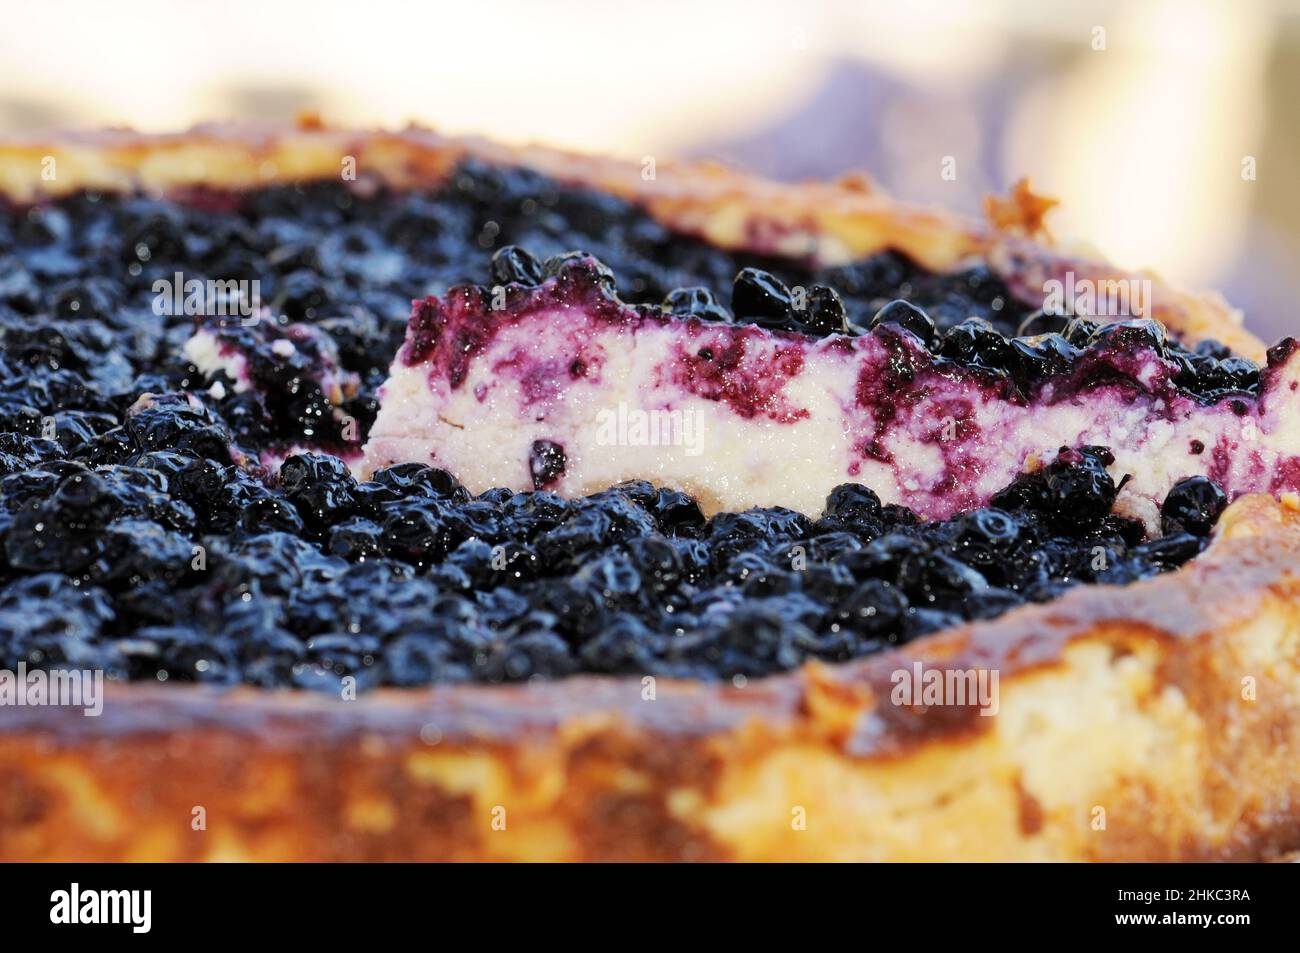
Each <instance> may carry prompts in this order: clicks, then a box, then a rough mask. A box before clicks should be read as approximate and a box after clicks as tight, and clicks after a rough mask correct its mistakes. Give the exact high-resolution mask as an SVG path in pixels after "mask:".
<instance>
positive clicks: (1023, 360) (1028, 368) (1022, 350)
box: [1011, 334, 1079, 387]
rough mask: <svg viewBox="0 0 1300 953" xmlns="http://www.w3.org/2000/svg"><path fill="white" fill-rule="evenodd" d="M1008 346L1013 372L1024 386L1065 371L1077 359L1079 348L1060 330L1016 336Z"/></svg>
mask: <svg viewBox="0 0 1300 953" xmlns="http://www.w3.org/2000/svg"><path fill="white" fill-rule="evenodd" d="M1011 350H1012V361H1013V373H1014V374H1015V376H1016V378H1017V380H1018V381H1019V382H1020V383H1021V384H1022V386H1025V387H1032V386H1033V385H1035V384H1037V383H1039V382H1041V381H1043V380H1045V379H1047V378H1050V377H1056V376H1057V375H1059V374H1065V373H1067V372H1068V371H1069V370H1070V369H1071V368H1072V367H1073V366H1074V364H1075V363H1076V362H1077V361H1078V360H1079V349H1078V348H1076V347H1074V346H1073V345H1072V344H1070V342H1069V341H1067V340H1066V339H1065V338H1064V337H1062V336H1061V335H1059V334H1044V335H1042V336H1041V337H1036V338H1016V339H1015V340H1013V341H1012V342H1011Z"/></svg>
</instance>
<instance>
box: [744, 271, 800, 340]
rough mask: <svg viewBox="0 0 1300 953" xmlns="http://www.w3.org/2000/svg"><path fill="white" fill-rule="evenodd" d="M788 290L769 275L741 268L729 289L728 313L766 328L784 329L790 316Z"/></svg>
mask: <svg viewBox="0 0 1300 953" xmlns="http://www.w3.org/2000/svg"><path fill="white" fill-rule="evenodd" d="M790 303H791V302H790V289H789V288H787V287H786V286H785V285H784V284H782V283H781V280H780V279H779V278H777V277H776V276H775V275H773V274H771V273H770V272H766V271H761V270H760V269H758V268H742V269H741V270H740V271H739V272H738V273H737V275H736V280H735V281H734V282H733V283H732V287H731V310H732V311H734V312H735V313H736V317H738V318H745V319H748V320H751V321H754V322H756V323H758V324H761V325H764V326H767V327H785V326H786V321H787V319H788V318H789V316H790Z"/></svg>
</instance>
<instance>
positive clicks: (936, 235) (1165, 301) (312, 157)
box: [0, 118, 1264, 360]
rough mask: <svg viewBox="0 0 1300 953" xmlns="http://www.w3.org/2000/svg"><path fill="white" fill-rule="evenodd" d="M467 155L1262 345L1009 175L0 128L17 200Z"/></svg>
mask: <svg viewBox="0 0 1300 953" xmlns="http://www.w3.org/2000/svg"><path fill="white" fill-rule="evenodd" d="M466 156H474V157H477V158H480V159H482V160H484V161H487V162H490V163H495V164H499V165H522V166H527V167H530V168H534V169H537V170H538V171H541V172H544V173H546V174H548V175H550V176H552V177H554V178H556V179H557V180H560V181H563V182H568V183H572V184H575V185H586V186H591V187H593V188H597V189H601V190H604V191H607V192H610V193H612V194H615V195H618V196H621V197H623V198H625V199H628V200H630V201H633V202H636V203H638V204H640V205H641V206H643V207H644V208H645V209H646V210H647V211H648V213H649V214H650V215H652V216H653V217H654V218H656V219H657V220H658V221H660V222H661V223H662V224H664V225H666V226H668V227H670V228H673V229H676V230H678V231H682V232H687V233H691V234H698V235H701V236H702V237H704V238H706V239H708V240H709V241H711V242H713V243H714V244H716V245H719V246H721V247H724V248H746V249H751V250H754V251H763V252H770V253H778V254H784V255H789V256H792V257H804V258H811V259H814V260H818V261H821V262H841V261H847V260H850V259H852V258H856V257H861V256H864V255H868V254H871V253H873V252H877V251H881V250H884V249H887V248H892V249H895V250H898V251H901V252H904V253H906V254H907V255H909V256H910V257H912V258H913V259H915V260H916V261H918V262H920V263H921V264H923V265H925V266H926V267H928V268H930V269H932V270H936V271H945V270H951V269H954V268H957V267H960V266H962V265H963V264H965V263H969V262H970V261H972V260H977V259H982V260H984V261H986V262H987V263H988V265H989V266H990V267H991V268H992V269H993V270H994V271H996V272H998V273H999V274H1000V275H1001V276H1002V277H1003V278H1004V279H1005V280H1006V281H1007V283H1008V285H1009V287H1011V289H1012V291H1013V292H1014V293H1015V294H1017V295H1018V296H1019V297H1022V298H1024V299H1025V300H1026V301H1027V302H1031V303H1032V302H1034V301H1039V302H1041V301H1042V300H1043V285H1044V282H1046V281H1048V280H1050V279H1055V280H1064V276H1065V274H1066V272H1073V273H1074V276H1075V280H1076V283H1077V282H1078V281H1080V280H1083V279H1087V280H1089V281H1093V282H1097V283H1098V287H1099V288H1100V287H1104V285H1102V284H1101V283H1103V282H1128V281H1132V280H1138V281H1144V280H1149V281H1150V282H1151V286H1150V302H1149V305H1150V314H1151V316H1152V317H1155V318H1157V319H1158V320H1160V321H1162V322H1163V323H1164V324H1165V325H1166V326H1167V327H1169V328H1171V329H1172V330H1173V331H1174V332H1175V333H1177V334H1179V335H1181V336H1182V337H1184V338H1185V339H1187V340H1190V341H1193V342H1194V341H1199V340H1202V339H1205V338H1215V339H1217V340H1219V341H1222V342H1223V343H1224V344H1227V345H1228V346H1229V347H1231V348H1232V349H1233V350H1235V351H1237V352H1238V353H1241V354H1244V355H1246V356H1248V357H1251V358H1253V359H1255V360H1260V359H1262V357H1263V354H1264V346H1263V344H1262V343H1261V342H1260V341H1259V340H1258V339H1257V338H1255V337H1254V335H1252V334H1250V332H1248V331H1246V330H1245V329H1244V328H1243V327H1242V324H1241V314H1240V312H1237V311H1235V310H1233V309H1232V308H1230V307H1229V306H1228V305H1227V304H1226V303H1225V302H1224V301H1223V299H1222V298H1220V297H1219V296H1218V295H1215V294H1211V293H1194V292H1189V291H1184V290H1182V289H1179V288H1175V287H1173V286H1171V285H1169V284H1167V283H1165V282H1163V281H1161V280H1160V279H1159V278H1157V277H1156V276H1154V275H1152V274H1150V273H1147V272H1133V271H1126V270H1124V269H1120V268H1115V267H1114V266H1112V265H1110V264H1108V263H1106V262H1105V261H1102V260H1101V259H1099V258H1097V257H1096V256H1094V255H1091V254H1088V253H1086V252H1080V251H1071V250H1069V249H1063V248H1058V247H1056V246H1055V245H1054V244H1053V243H1052V242H1051V240H1050V238H1049V237H1048V235H1047V234H1046V231H1045V230H1044V228H1043V215H1044V214H1045V212H1046V210H1047V208H1049V207H1050V206H1051V205H1052V204H1054V203H1052V202H1051V201H1050V200H1046V199H1043V198H1041V197H1039V196H1036V195H1034V194H1033V192H1032V191H1030V189H1029V187H1028V185H1027V183H1025V182H1020V183H1017V185H1016V187H1015V188H1014V189H1013V190H1012V193H1011V195H1010V197H1009V198H1007V199H1005V200H997V199H991V200H990V202H989V206H988V213H989V219H990V222H989V223H987V224H981V223H977V222H970V221H967V220H964V219H962V218H960V217H957V216H954V215H951V214H949V213H947V212H944V211H941V210H937V209H931V208H923V207H919V206H915V205H909V204H907V203H904V202H900V201H897V200H895V199H892V198H890V197H889V196H888V195H886V194H884V193H883V192H882V191H880V190H879V189H877V188H875V187H874V186H873V185H872V183H871V182H870V180H869V179H867V178H866V177H865V176H862V175H852V176H846V177H843V178H841V179H839V180H837V181H834V182H805V183H800V184H797V185H789V184H781V183H776V182H771V181H768V180H765V179H762V178H759V177H757V176H753V175H748V174H745V173H743V172H739V171H737V170H734V169H731V168H728V167H726V166H723V165H721V164H718V163H714V162H707V161H704V162H668V161H664V162H654V163H650V162H648V161H642V162H634V161H627V160H618V159H610V158H604V157H597V156H588V155H582V154H579V153H573V152H565V151H561V150H556V149H551V148H547V147H544V146H537V145H529V146H518V147H516V146H505V145H501V144H499V143H495V142H492V141H490V140H486V139H480V138H456V137H450V136H443V135H439V134H438V133H436V132H433V131H431V130H428V129H421V128H416V127H411V128H408V129H405V130H402V131H398V132H384V131H371V132H359V131H354V130H340V129H330V128H326V127H325V126H324V125H322V124H321V123H320V122H319V120H316V119H310V118H308V119H304V120H303V121H302V122H300V123H299V125H298V126H297V128H290V127H287V126H280V125H271V126H255V125H207V126H199V127H195V128H194V129H191V130H189V131H186V132H182V133H174V134H169V135H145V134H141V133H135V132H130V131H125V130H111V131H101V132H83V133H61V134H51V135H46V136H32V137H28V138H25V139H18V138H12V139H9V140H0V195H5V196H8V197H9V198H10V199H11V200H15V201H19V202H28V201H36V200H39V199H41V198H43V197H47V196H54V195H60V194H66V193H68V192H72V191H76V190H79V189H83V188H91V189H102V190H134V189H143V190H146V191H159V192H168V191H178V190H185V189H190V188H195V187H200V188H217V189H227V190H235V191H240V190H245V189H249V188H254V187H257V186H263V185H270V184H276V183H285V182H301V181H307V180H311V179H329V178H335V177H338V176H341V175H343V173H344V172H345V170H346V171H349V172H350V173H354V174H355V176H356V177H357V180H358V181H363V180H366V179H369V180H378V181H382V182H384V183H387V184H389V185H392V186H395V187H412V186H421V185H429V184H433V183H437V182H439V181H441V180H443V179H444V178H445V177H446V176H447V175H448V173H449V172H450V171H451V170H452V168H453V167H454V166H455V164H456V163H457V162H458V161H460V160H461V159H463V158H465V157H466Z"/></svg>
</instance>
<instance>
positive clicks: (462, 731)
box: [0, 127, 1300, 860]
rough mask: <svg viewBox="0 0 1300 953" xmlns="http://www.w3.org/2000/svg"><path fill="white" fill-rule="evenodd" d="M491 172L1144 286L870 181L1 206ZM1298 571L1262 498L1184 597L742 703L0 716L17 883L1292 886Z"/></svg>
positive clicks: (199, 137)
mask: <svg viewBox="0 0 1300 953" xmlns="http://www.w3.org/2000/svg"><path fill="white" fill-rule="evenodd" d="M466 154H473V155H477V156H480V157H482V158H484V159H486V160H487V161H495V162H503V163H517V164H524V165H529V166H533V167H535V168H538V169H541V170H542V171H546V172H548V173H549V174H552V175H554V176H556V177H557V178H560V179H562V180H565V181H571V182H575V183H581V184H587V185H592V186H595V187H598V188H604V189H607V190H608V191H611V192H614V193H617V194H620V195H624V196H626V197H629V198H631V199H634V200H636V201H639V202H641V203H643V204H644V205H645V206H646V208H647V209H649V210H650V212H651V214H653V215H655V216H656V217H657V218H658V219H659V220H661V221H662V222H664V223H665V224H667V225H670V226H671V227H674V228H678V229H682V230H686V231H694V232H699V233H700V234H702V235H704V236H705V237H707V238H709V239H710V240H712V241H715V242H717V243H718V244H722V245H731V246H737V245H743V246H745V247H752V248H756V249H761V250H774V251H782V252H785V253H788V254H809V255H815V256H817V257H820V258H822V259H825V260H835V259H836V258H844V257H852V256H855V255H860V254H865V253H869V252H870V251H874V250H878V249H880V248H884V247H892V248H897V249H898V250H901V251H904V252H906V253H908V254H909V255H911V256H912V257H914V258H916V259H918V260H919V261H921V262H922V263H924V264H926V265H927V266H929V267H932V268H946V267H955V266H957V265H958V264H959V263H961V262H962V261H965V260H968V259H969V258H970V257H971V256H984V257H987V259H988V260H989V261H990V263H992V264H993V265H994V267H995V268H997V269H998V270H1000V271H1001V272H1002V273H1003V274H1004V275H1007V276H1009V280H1013V281H1015V280H1019V281H1021V282H1023V283H1026V284H1027V286H1030V287H1034V286H1038V287H1041V280H1042V276H1044V275H1048V274H1058V273H1060V272H1062V271H1064V270H1065V269H1066V268H1070V267H1074V266H1076V265H1077V266H1078V268H1077V269H1076V275H1077V276H1080V277H1082V276H1084V275H1089V274H1091V275H1095V276H1102V275H1105V276H1109V277H1122V276H1123V275H1124V274H1125V273H1121V272H1117V271H1115V270H1113V269H1110V268H1108V267H1107V266H1104V265H1102V264H1098V263H1096V262H1087V261H1085V260H1083V259H1075V258H1071V257H1069V256H1066V255H1064V254H1061V253H1058V252H1056V251H1053V250H1050V249H1049V248H1048V246H1047V245H1045V244H1043V243H1042V242H1040V241H1038V240H1035V239H1034V238H1033V237H1031V236H1029V235H1020V234H1017V231H1018V227H1017V224H1016V223H1017V221H1018V219H1017V216H1016V215H1015V214H1011V213H1008V212H1007V210H1006V209H1005V208H1002V207H999V208H997V209H996V211H997V213H998V216H997V217H998V220H999V221H1000V223H1001V226H1000V227H997V228H995V227H991V226H977V225H969V224H963V223H961V222H959V221H958V220H956V219H954V218H952V217H950V216H947V215H945V214H943V213H940V212H933V211H927V210H919V209H914V208H910V207H907V206H904V205H901V204H899V203H896V202H893V201H892V200H889V199H888V198H886V197H884V196H882V195H880V194H879V193H878V192H875V191H873V190H872V189H871V188H870V187H869V186H868V185H866V184H865V183H864V182H862V181H861V180H850V181H844V182H840V183H835V184H828V185H801V186H779V185H774V184H771V183H764V182H761V181H760V180H757V179H753V178H750V177H747V176H743V175H740V174H738V173H734V172H731V171H728V170H725V169H722V168H721V167H718V166H713V165H708V164H690V165H681V166H667V167H666V166H660V168H659V169H658V170H657V174H656V178H655V179H653V180H645V179H642V178H641V167H640V166H637V165H636V164H634V163H620V162H614V161H611V160H604V159H594V158H588V157H581V156H573V155H569V154H566V153H561V152H556V151H553V150H548V149H541V148H536V147H529V148H525V149H511V148H507V147H502V146H498V145H495V144H492V143H488V142H484V141H481V140H453V139H447V138H443V137H440V136H437V135H436V134H434V133H431V132H427V131H423V130H408V131H405V132H402V133H365V134H357V133H347V132H333V131H327V130H323V129H320V128H312V127H308V128H303V129H299V130H297V131H286V130H282V129H281V130H267V131H262V132H256V131H253V130H248V129H244V128H240V129H234V128H231V127H220V128H206V129H200V130H194V131H192V132H190V133H185V134H181V135H177V136H162V137H146V136H139V135H136V134H132V133H101V134H94V135H86V136H65V137H60V138H57V139H48V140H33V141H30V142H27V143H22V144H20V143H14V142H10V143H7V144H0V191H3V192H4V194H7V195H9V196H10V197H11V198H14V199H18V200H24V201H25V200H30V199H34V198H37V197H39V194H38V192H37V191H36V189H37V188H40V186H38V185H37V184H36V183H37V182H38V179H36V178H34V177H33V169H34V168H36V169H39V167H40V160H41V158H43V157H44V156H46V155H54V156H55V157H56V160H57V162H58V168H59V169H60V170H61V171H60V172H59V173H58V175H57V177H56V178H55V180H54V181H53V183H43V185H44V188H43V191H44V193H45V194H51V193H53V192H56V191H68V190H72V189H76V188H82V187H93V188H105V189H109V188H146V189H160V190H164V191H165V190H169V189H183V188H188V187H194V186H200V185H203V186H209V187H218V188H247V187H252V186H255V185H258V184H265V183H267V182H275V181H298V180H306V179H312V178H320V177H322V176H323V175H326V174H330V175H332V174H335V172H336V170H337V168H338V164H339V162H340V157H341V156H348V155H351V156H354V157H355V158H356V159H357V165H358V169H359V170H360V172H361V173H363V174H365V173H366V172H367V171H369V172H370V173H371V174H374V175H377V176H378V177H380V178H382V179H383V180H384V181H387V182H390V183H392V184H394V185H399V186H400V185H404V184H419V183H427V182H432V181H437V180H438V179H439V178H440V177H443V176H445V175H446V174H447V172H448V170H449V169H450V168H452V166H453V165H454V164H455V162H456V161H458V160H459V159H460V158H461V157H462V156H464V155H466ZM24 189H26V190H27V191H24ZM1026 194H1027V193H1026ZM1031 212H1032V210H1031ZM1033 217H1034V216H1033V215H1032V214H1028V213H1027V214H1026V216H1025V217H1024V219H1023V222H1022V224H1023V226H1024V228H1023V230H1025V231H1030V230H1033V228H1034V227H1035V226H1036V222H1034V221H1033ZM801 243H802V244H801ZM1089 268H1092V269H1094V270H1093V271H1088V270H1087V269H1089ZM1080 269H1081V270H1080ZM1036 282H1037V285H1035V283H1036ZM1162 308H1163V309H1165V310H1164V311H1163V312H1162V311H1161V309H1162ZM1156 310H1157V316H1158V317H1161V319H1162V320H1165V321H1166V323H1167V324H1169V325H1170V326H1171V327H1173V328H1175V329H1176V330H1181V331H1182V332H1184V333H1185V334H1186V335H1188V336H1190V337H1192V338H1196V337H1199V336H1202V335H1209V336H1215V337H1218V338H1219V339H1220V340H1225V341H1226V342H1227V343H1230V344H1232V345H1233V346H1234V347H1236V348H1237V349H1239V350H1241V351H1244V352H1245V353H1258V350H1259V347H1258V342H1257V341H1255V340H1254V339H1253V338H1252V337H1250V336H1249V335H1248V334H1246V332H1244V331H1241V330H1240V328H1239V327H1238V325H1237V324H1236V320H1237V319H1236V316H1235V315H1234V314H1233V313H1232V312H1230V311H1229V310H1228V309H1227V308H1226V307H1225V306H1223V305H1222V302H1219V301H1217V299H1213V298H1210V297H1203V296H1189V295H1186V294H1184V293H1182V292H1177V291H1173V290H1170V289H1167V288H1166V287H1165V286H1163V285H1157V291H1156ZM1234 328H1235V329H1236V331H1235V332H1234ZM1297 556H1300V526H1298V525H1297V520H1296V517H1295V514H1294V512H1293V508H1292V507H1290V506H1288V505H1284V504H1278V503H1276V502H1274V501H1272V500H1268V499H1266V498H1258V497H1257V498H1246V499H1243V500H1241V501H1238V503H1236V504H1235V505H1234V506H1233V508H1231V509H1230V510H1229V512H1228V514H1225V516H1224V518H1223V522H1222V524H1221V528H1220V534H1219V538H1218V540H1217V541H1216V542H1215V544H1214V546H1213V547H1212V549H1211V550H1210V551H1209V552H1207V553H1206V554H1205V555H1204V556H1202V557H1201V558H1200V559H1198V560H1196V561H1195V562H1194V563H1192V564H1191V565H1189V566H1188V567H1186V568H1184V569H1183V570H1181V571H1179V572H1177V573H1173V574H1171V575H1169V576H1166V577H1163V578H1160V579H1157V580H1152V581H1150V582H1146V583H1141V584H1138V585H1134V586H1129V587H1125V588H1123V589H1111V588H1103V587H1090V588H1085V589H1079V590H1075V591H1074V592H1072V593H1070V594H1068V595H1067V596H1066V597H1064V598H1062V599H1061V600H1059V601H1057V602H1055V603H1052V604H1050V605H1048V606H1043V607H1031V608H1026V609H1022V610H1019V611H1017V612H1015V613H1012V614H1010V615H1008V616H1005V617H1003V618H1002V619H999V620H995V621H993V622H989V623H984V624H980V625H975V626H967V627H962V628H959V629H955V630H952V631H949V632H945V633H940V634H938V635H936V636H933V637H929V638H926V639H922V640H918V641H917V642H915V643H912V644H910V645H908V646H907V647H905V648H903V649H900V650H898V651H896V652H891V653H887V654H885V655H882V656H877V657H874V658H871V659H867V660H864V661H861V662H857V663H851V664H848V665H844V666H838V667H825V666H809V667H807V668H806V669H804V670H802V671H800V672H797V673H792V674H790V675H786V676H781V677H776V678H771V679H765V680H762V681H760V682H756V683H753V684H751V685H749V686H746V687H743V688H738V687H731V686H714V685H702V684H693V683H673V682H667V681H665V682H661V683H659V684H658V685H655V686H654V689H655V691H654V695H655V697H654V699H653V700H646V699H645V698H643V693H644V692H646V691H647V688H646V686H645V685H644V684H643V683H641V682H638V681H636V680H628V679H592V678H580V679H573V680H570V681H566V682H560V683H553V684H538V685H528V686H517V687H507V686H501V687H493V688H483V687H455V688H438V689H430V690H422V691H401V692H396V691H385V692H377V693H374V694H372V695H368V696H366V697H365V698H364V700H361V701H355V702H343V701H334V700H331V699H325V698H320V697H317V696H303V695H301V694H295V693H266V692H256V691H251V690H237V691H233V692H228V693H221V692H212V691H208V690H203V689H197V688H182V687H179V686H168V687H146V686H140V685H131V686H120V687H117V688H115V690H114V691H113V692H112V694H111V695H110V697H109V699H108V701H107V703H106V709H105V712H104V715H103V716H102V717H101V718H98V719H93V718H83V717H82V715H81V714H80V712H79V711H72V710H67V709H57V708H39V709H22V708H0V859H5V860H19V859H69V858H81V859H113V860H116V859H313V860H355V859H526V860H539V859H620V860H637V859H650V860H682V859H741V860H770V859H789V858H806V859H1147V860H1153V859H1194V858H1222V859H1259V858H1270V857H1273V856H1275V855H1281V854H1283V853H1285V852H1286V851H1291V850H1296V849H1300V811H1297V810H1296V808H1295V807H1294V805H1296V804H1298V803H1300V779H1298V778H1297V776H1296V775H1297V774H1298V773H1297V772H1296V771H1295V770H1294V767H1293V766H1294V765H1295V764H1296V763H1298V762H1297V758H1296V755H1297V752H1300V711H1297V708H1298V707H1300V691H1297V689H1300V668H1298V666H1297V658H1300V652H1297V646H1298V644H1300V618H1298V617H1297V612H1296V610H1295V609H1294V608H1293V607H1294V606H1295V605H1296V604H1297V597H1300V591H1298V589H1300V581H1297V576H1296V574H1295V572H1294V569H1293V567H1294V566H1296V565H1297ZM915 660H922V661H924V662H925V663H926V664H929V665H932V666H941V667H946V668H953V669H968V668H974V669H985V670H990V671H997V672H999V674H1000V678H1001V710H1000V712H999V714H998V715H997V716H996V717H992V718H983V717H981V716H979V715H978V714H977V713H975V712H974V711H973V710H971V709H969V708H951V707H949V708H931V709H928V710H925V711H924V712H922V711H920V710H916V709H907V708H900V707H896V706H893V705H891V704H889V703H888V696H889V690H890V687H891V681H890V679H891V676H892V674H893V673H894V672H895V671H898V670H900V669H905V668H907V666H909V665H910V664H911V663H912V662H913V661H915ZM1243 679H1252V680H1253V681H1252V682H1251V684H1252V686H1253V697H1252V698H1251V699H1246V698H1244V697H1243V687H1242V680H1243ZM199 808H202V810H203V818H204V821H205V829H203V830H194V827H195V826H196V824H197V822H196V821H195V820H194V818H195V814H196V811H197V810H198V809H199ZM1099 811H1100V812H1102V813H1101V814H1100V815H1099V814H1098V812H1099ZM1103 821H1104V824H1103V826H1102V827H1100V828H1099V827H1098V824H1099V823H1101V822H1103ZM502 825H504V829H498V827H500V826H502Z"/></svg>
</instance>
